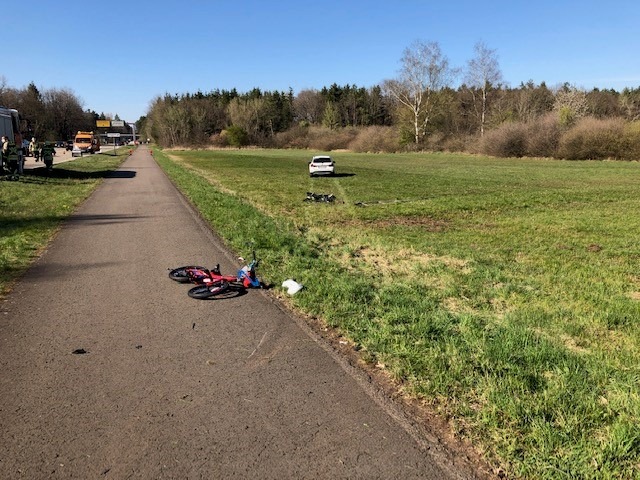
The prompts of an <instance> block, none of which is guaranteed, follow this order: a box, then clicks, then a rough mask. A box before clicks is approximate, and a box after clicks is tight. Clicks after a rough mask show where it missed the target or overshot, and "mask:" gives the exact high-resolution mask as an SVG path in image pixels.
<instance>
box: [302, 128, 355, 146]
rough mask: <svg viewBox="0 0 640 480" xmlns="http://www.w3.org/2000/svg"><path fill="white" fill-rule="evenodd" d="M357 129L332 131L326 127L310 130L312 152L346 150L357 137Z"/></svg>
mask: <svg viewBox="0 0 640 480" xmlns="http://www.w3.org/2000/svg"><path fill="white" fill-rule="evenodd" d="M357 133H358V131H357V129H355V128H341V129H338V130H332V129H329V128H325V127H310V128H309V147H308V148H310V149H312V150H321V151H325V152H328V151H331V150H345V149H348V148H349V144H350V143H351V142H352V141H353V139H354V138H355V137H356V135H357Z"/></svg>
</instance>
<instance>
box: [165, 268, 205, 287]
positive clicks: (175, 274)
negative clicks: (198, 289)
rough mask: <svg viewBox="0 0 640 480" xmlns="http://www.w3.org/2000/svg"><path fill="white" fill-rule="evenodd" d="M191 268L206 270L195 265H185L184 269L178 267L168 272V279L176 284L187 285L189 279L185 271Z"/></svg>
mask: <svg viewBox="0 0 640 480" xmlns="http://www.w3.org/2000/svg"><path fill="white" fill-rule="evenodd" d="M191 268H196V269H200V270H206V268H205V267H199V266H197V265H186V266H184V267H178V268H174V269H173V270H171V271H170V272H169V278H170V279H171V280H174V281H176V282H178V283H189V282H190V281H191V278H189V274H188V273H187V270H188V269H191Z"/></svg>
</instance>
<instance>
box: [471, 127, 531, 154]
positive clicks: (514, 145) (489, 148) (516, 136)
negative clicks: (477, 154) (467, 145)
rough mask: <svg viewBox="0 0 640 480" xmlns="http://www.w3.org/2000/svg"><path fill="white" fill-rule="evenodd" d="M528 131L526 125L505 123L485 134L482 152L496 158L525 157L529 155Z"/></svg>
mask: <svg viewBox="0 0 640 480" xmlns="http://www.w3.org/2000/svg"><path fill="white" fill-rule="evenodd" d="M526 137H527V129H526V126H525V124H524V123H520V122H514V123H512V122H509V123H503V124H502V125H500V126H498V127H497V128H495V129H493V130H489V131H488V132H486V133H485V134H484V137H483V138H482V140H481V142H480V151H481V152H482V153H484V154H486V155H492V156H494V157H523V156H524V155H526V154H527V140H526Z"/></svg>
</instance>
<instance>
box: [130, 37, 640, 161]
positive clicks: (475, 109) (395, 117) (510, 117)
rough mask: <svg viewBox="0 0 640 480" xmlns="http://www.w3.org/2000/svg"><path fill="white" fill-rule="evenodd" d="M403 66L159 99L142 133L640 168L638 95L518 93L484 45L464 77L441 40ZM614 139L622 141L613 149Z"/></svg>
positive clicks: (173, 139)
mask: <svg viewBox="0 0 640 480" xmlns="http://www.w3.org/2000/svg"><path fill="white" fill-rule="evenodd" d="M400 64H401V68H400V70H399V72H398V76H397V77H396V78H393V79H388V80H384V81H383V82H381V83H380V84H379V85H375V86H373V87H368V88H365V87H360V86H357V85H337V84H333V85H330V86H328V87H323V88H321V89H319V90H317V89H307V90H302V91H300V92H298V93H297V94H294V92H293V91H291V90H289V91H288V92H282V91H263V90H260V89H259V88H254V89H253V90H251V91H250V92H244V93H240V92H238V91H237V90H235V89H232V90H213V91H211V92H208V93H203V92H200V91H199V92H197V93H195V94H190V93H185V94H181V95H178V94H176V95H169V94H165V95H164V96H158V97H156V98H155V99H154V100H153V102H152V104H151V106H150V108H149V111H148V113H147V116H146V117H144V118H143V119H142V121H141V125H140V128H141V129H143V131H144V132H146V135H147V136H149V137H151V138H153V139H154V140H155V141H156V142H158V143H159V144H161V145H164V146H168V147H172V146H186V147H190V146H196V147H197V146H207V145H214V146H235V147H239V146H244V145H256V146H264V147H281V148H288V147H307V148H315V149H320V148H322V149H331V148H350V149H354V150H358V151H402V150H451V151H467V152H473V153H488V154H492V155H498V156H525V155H527V156H552V157H553V156H556V157H562V158H602V157H604V158H625V159H627V158H634V159H637V158H640V138H639V137H638V133H637V132H638V131H640V128H639V127H638V126H637V125H638V124H637V123H636V122H638V121H639V120H640V88H625V89H624V90H622V91H620V92H619V91H616V90H614V89H604V90H600V89H597V88H594V89H592V90H590V91H586V90H584V89H580V88H578V87H575V86H573V85H570V84H568V83H565V84H563V85H558V86H554V87H549V86H548V85H546V83H545V82H541V83H539V84H536V83H534V82H533V81H528V82H526V83H524V82H523V83H521V84H520V85H518V86H516V87H511V86H508V85H507V84H505V83H504V81H503V79H502V73H501V71H500V68H499V63H498V57H497V54H496V51H495V50H492V49H490V48H488V47H487V46H486V45H485V44H484V43H483V42H478V43H477V44H476V45H475V49H474V57H473V58H471V59H470V60H469V61H468V63H467V65H466V66H465V67H464V68H455V67H452V66H451V65H450V64H449V61H448V59H447V57H446V55H444V54H443V52H442V51H441V49H440V46H439V44H438V43H437V42H422V41H418V42H415V43H414V44H412V45H411V46H410V47H408V48H407V49H405V51H404V54H403V56H402V59H401V62H400ZM456 83H457V84H458V85H457V86H456V85H455V84H456ZM616 136H619V137H621V138H622V140H621V141H616V142H615V144H613V143H612V139H613V138H614V137H616ZM602 142H609V145H602Z"/></svg>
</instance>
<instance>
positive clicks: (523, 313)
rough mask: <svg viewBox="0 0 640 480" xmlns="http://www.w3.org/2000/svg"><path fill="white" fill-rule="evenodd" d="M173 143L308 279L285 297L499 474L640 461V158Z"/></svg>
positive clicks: (627, 469)
mask: <svg viewBox="0 0 640 480" xmlns="http://www.w3.org/2000/svg"><path fill="white" fill-rule="evenodd" d="M171 155H172V157H171V159H170V158H169V157H168V156H167V155H165V154H163V153H162V152H160V151H158V152H157V155H156V158H157V159H158V161H159V162H160V164H161V165H162V166H163V167H164V168H165V169H166V171H167V172H168V173H169V175H170V176H171V177H172V178H173V179H174V181H175V182H176V184H177V185H178V186H179V187H180V188H181V189H183V191H184V192H185V193H186V195H187V196H188V197H189V198H191V200H192V201H193V202H194V204H195V205H196V206H197V207H198V208H199V209H200V210H201V211H202V213H203V215H204V216H205V217H206V218H207V219H208V220H209V221H210V222H211V224H212V225H213V226H214V228H215V229H216V230H217V231H218V232H219V233H220V234H221V235H222V236H223V237H224V238H226V239H227V241H228V243H229V245H230V247H231V248H233V249H235V250H237V251H238V252H239V253H245V252H246V250H247V249H248V247H247V244H248V243H252V244H254V245H255V247H256V248H257V250H258V252H259V255H260V256H262V257H263V258H264V259H265V261H264V262H263V264H262V267H263V268H262V273H263V275H264V276H265V278H266V279H267V280H268V281H270V282H272V283H273V284H274V285H276V286H278V285H279V283H281V282H282V281H283V280H284V279H286V278H290V277H293V278H295V279H297V280H298V281H300V282H301V283H303V284H304V285H305V289H304V290H303V291H302V292H300V293H299V294H297V295H296V296H295V297H292V298H291V299H289V300H288V301H289V302H290V303H291V304H292V306H293V307H294V308H297V309H299V310H300V311H303V312H305V313H307V314H308V315H310V316H314V317H317V318H320V319H322V320H323V321H324V322H326V323H327V324H328V325H330V326H332V327H335V328H337V329H339V330H340V331H341V332H342V333H343V334H344V335H345V336H347V337H349V338H350V339H351V340H352V341H353V343H354V346H355V348H357V349H358V350H359V351H360V352H361V353H362V355H363V358H365V359H367V360H368V361H370V362H371V363H372V364H374V365H378V367H379V368H382V369H384V370H385V371H387V372H388V373H389V375H391V376H392V377H393V378H394V379H395V380H396V381H397V382H398V383H399V384H401V385H402V387H403V390H404V391H405V392H407V394H408V395H412V396H415V397H418V398H420V399H422V400H423V401H424V402H426V403H428V404H429V405H430V406H431V408H432V409H435V410H437V411H439V412H440V414H441V415H443V416H444V417H445V418H447V419H449V420H450V423H451V425H452V428H454V430H455V431H456V432H457V434H458V435H460V436H463V437H466V438H468V439H469V440H470V441H471V442H472V443H473V444H474V445H475V446H476V447H477V448H478V449H479V450H480V451H481V452H483V453H484V455H485V456H486V458H488V459H489V461H491V462H492V463H494V464H500V465H501V466H502V467H503V468H504V469H505V470H506V471H507V472H509V475H510V476H512V477H522V478H550V479H551V478H553V479H555V478H640V428H638V424H639V421H640V390H639V384H640V382H639V380H640V361H639V360H640V350H639V348H638V339H639V338H640V328H639V325H638V321H639V320H640V303H639V302H640V300H639V299H640V275H639V274H638V273H637V261H638V258H639V257H640V246H638V242H637V232H638V231H640V217H639V216H638V215H636V213H635V212H637V211H638V210H639V207H640V197H639V196H638V195H637V193H638V185H640V167H639V166H638V164H637V163H636V162H631V163H622V162H563V161H547V160H535V159H531V160H526V159H518V160H514V159H491V158H484V157H470V156H455V155H444V154H436V155H420V154H406V155H400V154H396V155H364V154H348V153H337V154H335V155H334V157H335V158H336V160H337V172H338V173H339V174H340V175H339V176H337V177H333V178H315V179H310V178H309V177H308V174H307V170H306V168H307V165H306V162H307V160H308V159H309V158H310V156H311V154H310V153H309V152H301V151H252V150H246V151H243V150H241V151H190V152H173V153H172V154H171ZM306 191H314V192H316V193H333V194H335V195H336V196H337V197H338V202H337V203H336V204H331V205H325V204H309V203H305V202H303V199H304V198H305V193H306ZM276 291H278V289H276Z"/></svg>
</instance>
